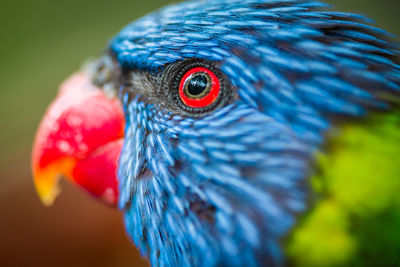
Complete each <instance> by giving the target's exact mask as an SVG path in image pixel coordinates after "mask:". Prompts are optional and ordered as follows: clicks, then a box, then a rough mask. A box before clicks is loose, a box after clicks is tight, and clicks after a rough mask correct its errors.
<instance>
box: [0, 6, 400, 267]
mask: <svg viewBox="0 0 400 267" xmlns="http://www.w3.org/2000/svg"><path fill="white" fill-rule="evenodd" d="M171 2H173V1H160V0H158V1H157V0H146V1H138V0H130V1H123V0H114V1H105V0H100V1H99V0H98V1H82V0H79V1H78V0H62V1H54V0H53V1H52V0H37V1H27V0H25V1H4V0H1V1H0V3H1V5H0V6H1V7H0V29H1V39H0V40H1V41H0V82H1V90H0V101H1V103H0V121H1V122H2V123H3V127H1V128H2V130H1V131H0V142H1V146H0V147H1V149H0V266H135V264H136V265H137V266H144V265H146V264H147V262H146V261H145V260H143V259H141V258H140V256H139V253H138V252H137V250H136V249H135V248H134V246H133V245H131V244H130V242H129V241H128V240H127V238H126V236H125V233H124V228H123V224H122V220H121V215H120V214H119V212H118V211H115V210H112V209H110V208H108V207H104V206H102V205H101V204H100V203H98V202H96V201H94V200H92V199H91V198H90V197H88V196H87V195H86V194H85V193H83V192H81V191H80V190H79V189H77V188H74V187H72V186H71V185H69V184H68V183H64V184H63V194H61V196H60V197H59V199H58V200H57V201H56V203H55V205H54V206H52V207H50V208H45V207H44V206H42V205H41V203H40V201H39V199H38V197H37V196H36V194H35V190H34V187H33V182H32V179H31V174H30V163H29V162H30V150H31V144H32V140H33V137H34V134H35V128H36V126H37V125H38V123H39V120H40V118H41V116H42V114H43V113H44V111H45V109H46V107H47V105H48V104H49V102H50V101H51V100H52V98H53V97H54V96H55V94H56V90H57V87H58V84H59V83H60V82H61V81H63V80H64V79H65V78H66V77H67V76H68V75H69V74H71V73H72V72H74V71H75V70H77V69H78V68H79V67H80V65H81V63H82V62H83V61H84V60H85V59H87V58H89V57H95V56H97V55H99V54H101V53H102V51H104V49H105V47H106V45H107V42H108V40H109V38H110V37H112V36H113V35H114V34H115V33H117V31H118V30H119V29H120V28H121V27H122V26H124V25H125V24H127V23H128V22H130V21H131V20H133V19H135V18H137V17H140V16H142V15H144V14H146V13H148V12H150V11H152V10H154V9H156V8H158V7H161V6H163V5H165V4H167V3H171ZM326 2H328V3H330V4H333V5H335V6H336V7H338V8H339V9H340V10H344V11H352V12H357V13H362V14H365V15H368V16H369V17H371V18H373V19H374V20H376V22H377V25H378V26H379V27H381V28H384V29H386V30H388V31H389V32H392V33H394V34H397V35H400V19H399V17H398V16H399V11H400V1H399V0H380V1H378V0H327V1H326Z"/></svg>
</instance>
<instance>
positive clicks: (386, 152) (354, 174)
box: [286, 113, 400, 266]
mask: <svg viewBox="0 0 400 267" xmlns="http://www.w3.org/2000/svg"><path fill="white" fill-rule="evenodd" d="M330 135H331V136H330V137H328V140H330V141H329V147H327V148H326V149H325V150H324V151H323V152H320V153H319V154H318V155H317V161H318V168H317V169H318V171H317V173H316V174H315V175H314V176H313V178H312V187H313V188H314V191H315V192H316V196H315V197H314V198H313V199H312V200H311V204H310V205H311V207H312V208H311V210H310V212H309V213H308V214H306V215H305V216H304V217H303V218H302V219H301V221H300V223H299V225H298V226H297V227H296V228H295V230H294V231H293V233H292V234H291V235H290V236H289V237H288V242H287V246H286V251H287V253H288V255H289V257H290V259H291V261H292V262H293V263H294V265H296V266H393V264H394V263H396V262H397V263H399V264H400V113H392V114H374V115H372V116H370V117H369V119H368V121H363V122H361V123H354V122H353V123H348V124H346V125H343V126H342V127H341V128H340V129H339V130H338V131H336V132H335V133H334V134H332V133H331V134H330Z"/></svg>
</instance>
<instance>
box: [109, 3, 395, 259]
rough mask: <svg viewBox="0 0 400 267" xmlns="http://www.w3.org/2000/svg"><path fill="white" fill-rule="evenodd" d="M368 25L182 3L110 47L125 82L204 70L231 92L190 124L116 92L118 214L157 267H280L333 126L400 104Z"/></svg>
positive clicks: (333, 15) (320, 14)
mask: <svg viewBox="0 0 400 267" xmlns="http://www.w3.org/2000/svg"><path fill="white" fill-rule="evenodd" d="M368 23H371V21H370V20H368V19H366V18H364V17H363V16H359V15H354V14H349V13H342V12H335V11H332V10H330V6H329V5H326V4H323V3H319V2H314V1H304V0H264V1H261V0H205V1H189V2H184V3H180V4H176V5H171V6H168V7H166V8H164V9H161V10H160V11H157V12H155V13H152V14H150V15H148V16H146V17H144V18H141V19H139V20H137V21H135V22H133V23H131V24H129V25H128V26H127V27H125V28H124V29H123V30H122V31H121V32H120V33H118V34H117V35H116V36H115V37H114V38H113V39H112V40H111V42H110V45H109V48H110V51H111V54H112V55H113V56H114V57H115V58H116V59H117V61H118V64H119V65H120V66H121V67H122V68H124V70H125V71H126V70H131V71H137V70H141V71H146V72H149V73H155V74H158V73H160V72H161V71H162V70H163V69H164V68H165V66H167V65H168V64H173V63H176V62H179V61H181V60H183V59H187V58H199V59H206V60H208V61H212V62H215V64H216V65H217V66H218V67H219V68H220V69H221V71H222V72H223V73H224V74H225V75H226V76H227V77H228V79H229V80H230V83H231V84H232V85H233V86H234V89H235V90H236V91H237V95H236V98H235V101H234V103H231V104H229V105H227V106H225V107H223V108H221V109H219V110H216V111H215V112H212V113H210V114H208V115H207V116H203V117H193V118H191V117H188V116H180V115H177V114H174V113H173V112H172V111H167V110H163V108H162V107H158V106H157V105H155V104H154V103H153V102H152V101H151V100H149V99H143V96H141V95H140V90H138V92H136V91H134V90H135V88H133V89H132V88H131V91H130V92H129V93H127V91H126V90H125V88H121V98H122V99H123V103H124V110H125V113H126V132H125V141H124V146H123V150H122V153H121V157H120V167H119V171H118V177H119V184H120V200H119V207H120V208H121V209H122V210H124V212H125V222H126V228H127V232H128V234H129V236H130V237H131V238H132V239H133V241H134V242H135V244H136V245H137V246H138V248H139V249H140V251H141V253H142V254H143V255H146V256H148V257H149V258H150V261H151V263H152V265H160V266H192V265H193V266H216V265H227V266H259V265H265V264H271V265H273V266H277V265H278V266H279V265H282V264H284V263H285V261H284V255H283V252H282V240H283V237H284V236H286V235H287V234H288V233H289V232H290V230H291V229H292V227H293V226H294V225H295V223H296V220H297V216H298V215H299V214H301V213H303V212H304V211H305V210H306V202H307V197H308V195H309V191H308V190H307V188H308V186H307V185H308V178H309V176H310V172H311V166H312V161H313V155H314V153H315V151H316V150H317V149H318V148H319V147H320V145H321V144H322V143H323V141H324V135H325V133H326V131H327V130H328V129H330V128H331V127H333V126H334V120H333V118H334V117H336V115H341V116H342V117H352V118H354V117H364V116H365V115H367V114H368V111H369V109H371V108H380V109H385V108H388V107H389V106H390V104H391V103H390V102H389V101H388V99H387V98H385V99H382V96H383V95H391V96H392V97H393V99H398V90H399V87H400V78H399V77H400V74H399V73H400V72H399V69H400V66H399V65H398V62H397V61H396V60H395V57H394V56H396V55H397V54H398V52H397V51H396V50H395V47H394V46H393V45H391V44H390V42H388V38H389V34H387V33H386V32H385V31H382V30H380V29H378V28H376V27H373V26H370V25H368ZM132 90H133V92H132ZM383 93H384V94H383ZM132 94H133V95H134V97H131V96H132Z"/></svg>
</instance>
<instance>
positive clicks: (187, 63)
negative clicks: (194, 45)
mask: <svg viewBox="0 0 400 267" xmlns="http://www.w3.org/2000/svg"><path fill="white" fill-rule="evenodd" d="M195 67H204V68H207V69H209V70H210V71H212V72H213V73H214V74H215V75H216V76H217V78H218V80H219V82H220V84H221V92H220V94H219V95H218V97H217V99H216V100H215V101H214V102H213V103H212V104H210V105H209V106H206V107H204V108H191V107H189V106H187V105H185V104H184V103H183V102H182V100H181V99H180V97H179V83H180V81H181V79H182V77H183V76H184V74H185V73H186V72H187V71H188V70H190V69H192V68H195ZM160 77H161V78H162V83H161V85H162V86H161V87H160V88H158V91H157V95H158V96H160V97H161V98H162V99H166V100H167V101H168V103H166V104H167V105H168V107H169V108H170V109H172V110H174V111H178V112H179V113H181V114H184V115H187V116H195V117H198V116H204V115H206V114H209V113H210V112H212V111H214V110H215V109H217V108H221V107H223V106H225V105H227V104H229V103H231V102H232V100H233V99H234V95H235V90H234V87H233V86H232V85H231V83H230V82H229V80H228V78H227V77H226V76H225V75H224V73H222V71H221V70H220V69H219V68H217V67H216V66H215V64H214V63H213V62H208V61H205V60H201V59H188V60H184V61H180V62H177V63H173V64H169V65H167V66H166V67H165V69H164V70H163V71H162V73H160ZM201 83H204V82H203V81H201V80H196V81H195V83H193V86H196V87H198V86H200V85H201ZM192 89H193V88H192ZM200 89H201V88H200Z"/></svg>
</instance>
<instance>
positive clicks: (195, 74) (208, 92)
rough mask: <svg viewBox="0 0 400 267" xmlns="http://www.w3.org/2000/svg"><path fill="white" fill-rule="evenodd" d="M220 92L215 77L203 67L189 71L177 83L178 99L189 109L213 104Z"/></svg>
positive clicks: (218, 83)
mask: <svg viewBox="0 0 400 267" xmlns="http://www.w3.org/2000/svg"><path fill="white" fill-rule="evenodd" d="M220 90H221V85H220V82H219V79H218V78H217V76H216V75H215V74H214V73H213V72H212V71H211V70H209V69H207V68H204V67H194V68H192V69H189V70H188V71H187V72H186V73H185V74H184V75H183V77H182V79H181V81H180V83H179V97H180V98H181V100H182V102H183V103H184V104H185V105H187V106H189V107H191V108H204V107H207V106H209V105H210V104H212V103H214V101H215V100H216V99H217V98H218V95H219V93H220Z"/></svg>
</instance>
